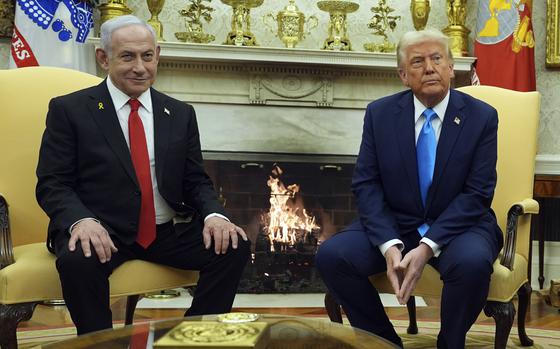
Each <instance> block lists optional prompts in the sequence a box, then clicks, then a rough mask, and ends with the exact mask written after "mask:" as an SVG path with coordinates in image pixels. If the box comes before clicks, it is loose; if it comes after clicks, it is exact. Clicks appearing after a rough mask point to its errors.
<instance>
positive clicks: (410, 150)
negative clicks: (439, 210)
mask: <svg viewBox="0 0 560 349" xmlns="http://www.w3.org/2000/svg"><path fill="white" fill-rule="evenodd" d="M394 120H396V123H395V135H396V138H397V143H398V145H399V150H400V154H401V157H402V161H403V164H404V167H405V169H406V174H407V177H408V181H409V183H410V187H411V188H412V195H413V197H415V198H416V200H415V201H416V205H417V206H418V208H419V209H420V210H423V205H422V198H421V196H420V187H419V184H418V166H417V165H416V144H415V135H414V103H413V100H412V92H410V93H406V94H404V95H403V96H402V97H401V100H400V101H399V103H398V107H397V108H396V111H395V115H394Z"/></svg>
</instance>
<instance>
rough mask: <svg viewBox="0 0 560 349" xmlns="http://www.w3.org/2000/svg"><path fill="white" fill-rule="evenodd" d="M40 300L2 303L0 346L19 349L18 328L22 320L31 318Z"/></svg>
mask: <svg viewBox="0 0 560 349" xmlns="http://www.w3.org/2000/svg"><path fill="white" fill-rule="evenodd" d="M37 304H38V302H31V303H19V304H0V348H2V349H17V347H18V346H17V337H16V329H17V326H18V324H19V323H20V322H21V321H27V320H29V319H31V316H32V315H33V310H35V306H36V305H37Z"/></svg>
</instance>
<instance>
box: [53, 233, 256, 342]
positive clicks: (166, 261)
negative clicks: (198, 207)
mask: <svg viewBox="0 0 560 349" xmlns="http://www.w3.org/2000/svg"><path fill="white" fill-rule="evenodd" d="M68 239H69V236H68V235H66V236H61V237H58V238H57V240H56V246H55V249H56V255H57V260H56V267H57V269H58V272H59V274H60V281H61V284H62V293H63V296H64V300H65V302H66V305H67V306H68V310H69V311H70V315H71V317H72V321H74V324H75V325H76V328H77V331H78V334H84V333H88V332H93V331H98V330H102V329H107V328H111V327H112V315H111V309H110V307H109V281H108V278H109V276H110V275H111V273H112V272H113V270H114V269H115V268H117V267H118V266H119V265H121V264H122V263H124V262H126V261H128V260H131V259H142V260H146V261H150V262H155V263H159V264H163V265H168V266H172V267H175V268H180V269H189V270H199V271H200V277H199V280H198V284H197V287H196V291H195V294H194V299H193V302H192V305H191V307H190V309H189V310H188V311H187V312H186V315H201V314H218V313H226V312H229V311H230V310H231V306H232V304H233V299H234V297H235V293H236V291H237V285H238V283H239V279H240V278H241V274H242V272H243V268H244V267H245V264H246V262H247V260H248V258H249V254H250V242H245V241H243V240H242V239H241V238H239V243H238V247H237V249H235V250H234V249H232V248H231V246H230V248H229V249H228V251H227V253H226V254H221V255H216V254H215V253H214V247H213V246H212V247H211V248H210V249H209V250H206V249H205V248H204V244H203V241H202V224H201V223H191V224H178V225H176V226H173V224H171V223H169V224H163V225H161V226H158V229H157V237H156V240H155V241H154V242H153V243H152V244H151V245H150V246H149V247H148V248H147V249H146V250H144V249H143V248H142V247H141V246H139V245H138V244H136V243H134V244H133V245H124V244H122V243H121V242H119V241H118V240H116V239H114V238H113V242H114V243H115V245H116V247H117V248H118V252H117V253H114V254H113V255H112V257H111V260H110V261H109V262H106V263H103V264H102V263H100V262H99V259H98V258H97V255H96V254H95V251H94V250H93V249H92V256H91V257H90V258H85V257H84V255H83V252H82V249H81V246H80V244H79V243H78V244H77V245H76V250H75V251H74V252H70V251H69V250H68ZM145 277H147V278H149V277H150V275H145Z"/></svg>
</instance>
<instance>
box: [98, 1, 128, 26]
mask: <svg viewBox="0 0 560 349" xmlns="http://www.w3.org/2000/svg"><path fill="white" fill-rule="evenodd" d="M97 8H98V9H99V14H100V16H99V17H100V18H99V21H100V23H99V25H101V24H103V23H105V22H106V21H108V20H110V19H111V18H115V17H119V16H124V15H129V14H131V13H132V10H131V9H130V8H129V7H128V6H127V5H126V0H109V1H107V2H106V3H104V4H101V5H99V6H98V7H97Z"/></svg>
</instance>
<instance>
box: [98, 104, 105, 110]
mask: <svg viewBox="0 0 560 349" xmlns="http://www.w3.org/2000/svg"><path fill="white" fill-rule="evenodd" d="M97 107H98V108H99V110H103V109H105V107H104V106H103V103H102V102H99V103H98V104H97Z"/></svg>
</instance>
